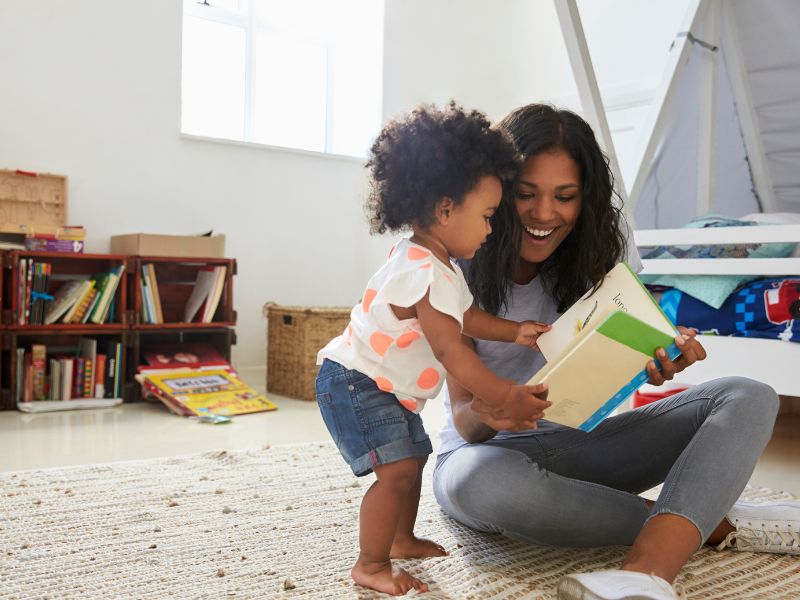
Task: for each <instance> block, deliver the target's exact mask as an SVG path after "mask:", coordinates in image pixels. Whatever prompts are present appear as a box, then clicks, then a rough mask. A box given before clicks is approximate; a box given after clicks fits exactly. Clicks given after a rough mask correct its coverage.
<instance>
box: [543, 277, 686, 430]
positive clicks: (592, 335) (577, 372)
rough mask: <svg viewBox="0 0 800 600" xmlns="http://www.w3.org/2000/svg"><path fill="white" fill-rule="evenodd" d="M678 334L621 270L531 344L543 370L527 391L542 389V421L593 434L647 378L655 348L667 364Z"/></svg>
mask: <svg viewBox="0 0 800 600" xmlns="http://www.w3.org/2000/svg"><path fill="white" fill-rule="evenodd" d="M677 335H678V330H677V329H676V327H675V325H674V324H673V323H672V322H671V321H670V320H669V318H668V317H667V316H666V315H665V314H664V312H663V311H662V310H661V308H660V307H659V306H658V303H657V302H656V301H655V300H654V299H653V297H652V296H651V295H650V293H649V292H648V291H647V289H646V288H645V287H644V285H643V284H642V283H641V281H639V278H638V277H637V276H636V274H635V273H634V272H633V271H632V270H631V269H630V267H629V266H628V265H627V264H625V263H620V264H619V265H617V266H616V267H614V268H613V269H612V270H611V271H609V273H608V274H607V275H606V277H605V278H604V280H603V282H602V283H601V285H600V286H599V288H598V289H597V290H595V291H594V292H592V291H591V290H590V291H589V292H587V293H586V294H585V295H584V296H583V297H582V298H581V299H580V300H578V301H577V302H576V303H575V304H573V305H572V306H571V307H570V308H569V309H567V310H566V311H565V312H564V314H563V315H561V317H559V318H558V320H556V322H555V323H553V326H552V329H551V330H550V331H548V332H547V333H544V334H542V335H541V336H540V337H539V340H538V341H537V344H538V346H539V349H540V350H541V351H542V354H543V355H544V356H545V358H546V359H547V361H548V362H547V364H546V365H545V366H544V367H543V368H542V369H541V370H540V371H539V372H538V373H536V375H534V376H533V378H531V380H530V381H529V382H528V383H529V384H530V385H535V384H538V383H547V384H548V386H549V393H548V397H547V399H548V400H549V401H551V402H552V403H553V405H552V406H551V407H550V408H549V409H547V411H546V412H545V418H546V419H548V420H550V421H554V422H556V423H561V424H563V425H568V426H570V427H576V428H578V429H582V430H583V431H591V430H592V429H594V428H595V427H596V426H597V425H598V424H599V423H600V422H601V421H602V420H603V419H604V418H605V417H607V416H608V415H609V414H610V413H611V412H612V411H613V410H614V409H615V408H617V407H618V406H619V405H620V404H621V403H622V402H624V401H625V400H626V399H627V398H628V397H629V396H630V395H631V394H633V392H634V391H636V389H638V388H639V387H640V386H641V385H642V384H643V383H645V381H647V379H648V375H647V371H646V366H647V363H648V362H649V361H650V360H652V359H653V358H654V355H655V351H656V349H658V348H664V349H665V350H666V352H667V355H668V356H669V357H670V358H671V359H675V358H677V357H678V356H679V354H680V351H679V350H678V348H677V346H676V345H675V344H674V338H675V337H677Z"/></svg>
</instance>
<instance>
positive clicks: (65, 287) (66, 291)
mask: <svg viewBox="0 0 800 600" xmlns="http://www.w3.org/2000/svg"><path fill="white" fill-rule="evenodd" d="M84 285H85V282H84V281H79V280H71V281H65V282H64V283H63V284H62V285H61V287H60V288H58V289H57V290H56V291H55V293H54V294H53V300H51V301H50V302H48V303H47V308H46V309H45V312H44V324H45V325H51V324H53V323H55V322H56V321H58V320H59V319H60V318H61V317H62V316H64V314H66V312H67V311H68V310H69V309H70V308H71V307H72V306H73V305H74V304H75V303H76V302H77V301H78V300H79V299H80V297H81V296H82V295H83V292H84Z"/></svg>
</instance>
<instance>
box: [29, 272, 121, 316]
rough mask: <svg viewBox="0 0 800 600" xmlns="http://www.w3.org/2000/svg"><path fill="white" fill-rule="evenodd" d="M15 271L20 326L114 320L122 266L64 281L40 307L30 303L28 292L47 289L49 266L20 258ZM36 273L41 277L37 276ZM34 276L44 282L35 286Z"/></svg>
mask: <svg viewBox="0 0 800 600" xmlns="http://www.w3.org/2000/svg"><path fill="white" fill-rule="evenodd" d="M19 269H20V282H21V285H20V286H19V290H18V294H19V298H18V303H19V304H18V306H20V307H22V308H21V309H20V311H19V315H18V320H19V324H20V325H25V324H30V325H52V324H53V323H56V322H61V323H94V324H97V325H99V324H102V323H107V322H113V321H114V312H115V304H116V303H115V293H116V291H117V287H118V286H119V282H120V280H121V278H122V274H123V273H124V271H125V265H118V266H116V267H114V268H113V269H111V270H110V271H108V272H106V273H96V274H94V275H92V276H91V277H90V278H89V279H65V280H64V281H63V282H62V283H61V285H60V287H58V288H57V289H56V290H55V291H53V292H52V297H51V298H45V299H44V300H43V301H42V302H41V304H37V302H38V300H36V301H31V296H32V292H36V291H37V289H45V290H46V289H47V287H48V285H49V279H50V278H51V276H52V267H51V265H49V264H46V263H36V262H34V261H33V259H24V258H21V259H20V260H19ZM40 272H42V273H43V275H41V276H40V275H39V273H40ZM24 273H27V275H24ZM37 277H41V278H43V280H44V281H43V283H41V284H40V285H39V286H37V284H36V281H37ZM33 297H34V298H40V296H38V295H37V294H33ZM45 302H46V304H45Z"/></svg>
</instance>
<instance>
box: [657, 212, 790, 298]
mask: <svg viewBox="0 0 800 600" xmlns="http://www.w3.org/2000/svg"><path fill="white" fill-rule="evenodd" d="M758 224H759V223H758V222H757V221H755V220H743V219H733V218H730V217H725V216H723V215H718V214H714V213H710V214H708V215H705V216H703V217H700V218H698V219H695V220H693V221H691V222H690V223H688V224H686V225H684V227H686V228H694V229H699V228H705V227H750V226H753V225H758ZM764 224H769V223H764ZM797 245H798V244H795V243H778V244H774V243H773V244H715V245H685V246H658V247H657V248H654V249H652V250H651V251H649V252H647V253H646V254H644V255H643V256H642V258H783V257H786V256H791V254H792V252H794V250H795V247H796V246H797ZM755 279H759V276H758V275H643V276H642V281H644V282H645V283H647V284H650V285H663V286H667V287H672V288H675V289H678V290H680V291H682V292H684V293H685V294H688V295H689V296H692V297H693V298H696V299H697V300H700V301H701V302H705V303H706V304H708V305H709V306H711V307H713V308H719V307H720V306H722V304H723V303H724V302H725V300H726V299H727V298H728V296H730V295H731V294H732V293H733V292H734V291H735V290H736V289H737V288H738V287H739V286H741V285H743V284H745V283H747V282H749V281H753V280H755Z"/></svg>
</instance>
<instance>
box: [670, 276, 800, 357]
mask: <svg viewBox="0 0 800 600" xmlns="http://www.w3.org/2000/svg"><path fill="white" fill-rule="evenodd" d="M659 303H660V305H661V308H663V309H664V312H665V313H666V314H667V316H668V317H669V318H670V319H672V320H673V322H675V323H676V324H678V325H683V326H684V327H694V328H695V329H697V330H699V331H700V332H701V333H705V334H713V335H733V336H739V337H756V338H766V339H780V340H784V341H791V342H800V277H799V278H796V279H792V278H772V279H760V280H758V281H753V282H751V283H749V284H747V285H745V286H744V287H743V288H741V289H740V290H739V291H737V292H735V293H733V294H731V296H730V297H729V298H728V299H727V300H726V301H725V302H724V303H723V304H722V306H721V307H720V308H719V309H714V308H711V307H710V306H709V305H708V304H706V303H705V302H701V301H700V300H697V299H695V298H692V297H691V296H689V295H688V294H685V293H683V292H681V291H679V290H676V289H671V290H668V291H666V292H665V293H664V294H663V295H662V296H661V300H660V302H659Z"/></svg>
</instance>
